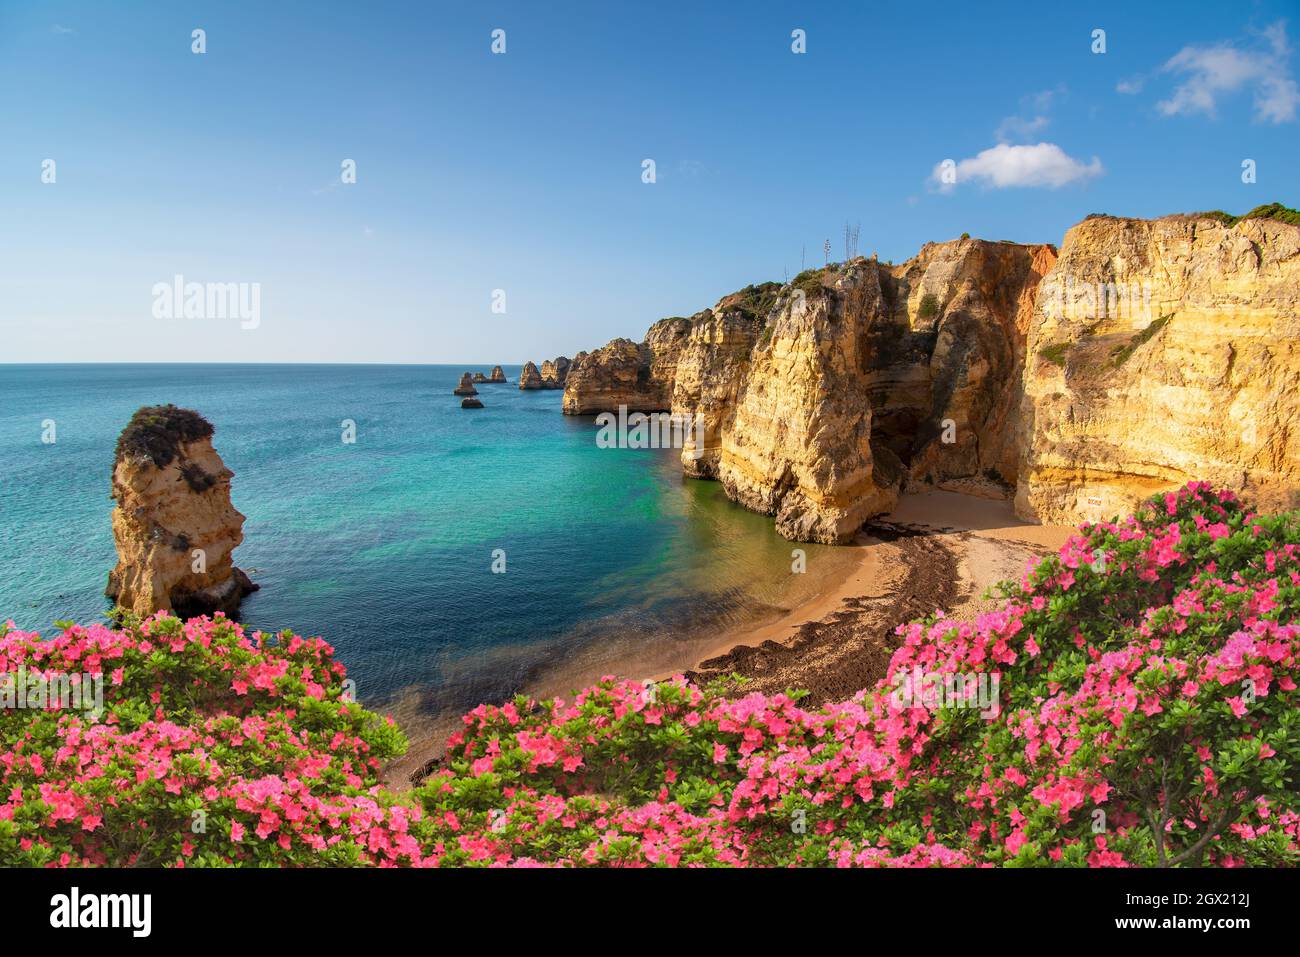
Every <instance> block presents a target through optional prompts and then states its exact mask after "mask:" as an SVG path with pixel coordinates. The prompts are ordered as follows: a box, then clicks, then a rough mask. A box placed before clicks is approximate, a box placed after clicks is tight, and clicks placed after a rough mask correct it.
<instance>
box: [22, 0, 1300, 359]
mask: <svg viewBox="0 0 1300 957" xmlns="http://www.w3.org/2000/svg"><path fill="white" fill-rule="evenodd" d="M195 30H202V31H203V34H202V40H203V44H202V45H203V49H204V52H201V53H198V52H195V50H194V47H195V45H196V43H197V41H196V39H195V36H194V31H195ZM1098 30H1101V31H1104V35H1097V34H1096V33H1095V31H1098ZM494 31H504V51H503V52H494V50H493V44H494V40H493V34H494ZM795 31H802V34H801V37H802V46H803V50H804V52H795V48H796V47H798V46H800V39H799V36H797V35H796V34H795ZM497 36H498V38H500V37H501V36H502V35H501V34H497ZM1297 43H1300V3H1297V2H1296V0H1290V2H1251V0H1245V2H1240V3H1233V4H1225V3H1196V2H1191V3H1189V2H1175V3H1141V4H1137V3H1132V2H1124V3H1114V4H1100V3H1092V4H1083V3H1081V4H1068V5H1067V4H1035V5H1032V6H1031V7H1028V8H1027V7H1025V5H1024V4H1018V3H988V4H970V3H960V4H951V5H949V4H945V3H942V2H927V3H925V4H918V3H915V2H912V3H870V4H868V3H861V2H857V3H830V2H819V3H815V4H814V3H767V2H762V0H757V2H747V3H744V4H741V3H735V4H730V3H726V4H724V3H700V2H698V0H696V2H688V3H672V2H655V3H651V4H633V3H612V2H611V3H591V4H585V3H576V2H563V0H557V2H555V3H546V4H540V3H532V2H529V3H515V4H493V3H485V2H477V3H469V2H462V3H441V4H439V3H430V2H421V3H414V2H413V3H403V2H396V0H392V2H384V0H375V2H367V3H356V2H347V3H335V2H328V0H320V2H310V3H308V2H284V3H275V4H270V3H264V2H238V0H223V2H220V3H216V2H213V3H202V2H177V0H166V2H161V0H160V2H145V0H140V2H132V3H104V2H102V0H86V2H56V0H51V2H24V0H0V211H2V212H3V217H4V220H3V222H4V228H3V229H0V363H3V362H120V361H136V362H168V361H216V362H430V363H438V362H449V363H465V364H489V363H503V364H509V363H517V362H522V361H524V360H527V359H532V360H535V361H538V362H540V361H541V360H542V359H544V358H549V357H553V356H556V355H560V354H564V355H569V356H572V355H573V354H574V353H576V352H577V351H578V350H580V349H591V348H593V347H596V346H599V345H601V344H603V343H604V342H606V341H608V340H609V339H611V338H614V337H615V336H629V337H631V338H640V337H641V336H642V335H643V334H644V331H645V329H646V327H647V326H649V324H650V323H651V322H653V321H655V320H656V319H659V318H661V317H664V316H671V315H690V314H692V313H694V312H697V311H699V310H701V309H703V308H706V307H708V306H710V305H712V304H713V303H714V302H715V301H716V300H717V299H718V298H720V297H721V296H722V295H725V294H726V293H728V292H731V291H733V290H735V289H738V288H740V287H743V286H745V285H747V284H749V283H753V282H762V281H766V280H772V279H775V280H782V279H784V278H786V277H793V276H794V275H795V274H796V273H798V272H799V271H800V269H801V268H803V267H804V266H809V267H811V266H814V265H818V266H819V265H821V264H822V263H823V261H824V257H825V254H824V247H823V244H824V242H825V241H826V240H827V239H829V240H830V242H831V253H830V258H831V260H832V261H835V260H841V259H843V258H845V256H844V254H845V243H844V227H845V224H846V223H848V224H851V225H853V226H857V227H858V229H859V240H858V247H857V251H858V252H859V253H861V254H864V255H871V254H872V253H873V252H874V253H877V254H878V255H879V256H880V257H881V258H882V259H891V260H894V261H900V262H901V261H902V260H904V259H907V258H908V257H910V256H912V255H915V253H916V252H917V250H918V249H919V247H920V246H921V244H923V243H925V242H927V241H932V240H934V241H938V240H945V239H954V238H956V237H958V236H959V235H960V234H961V233H963V232H969V233H970V234H971V235H973V236H976V237H982V238H986V239H995V240H997V239H1011V240H1016V241H1022V242H1053V243H1058V244H1059V243H1060V242H1061V240H1062V237H1063V235H1064V233H1065V231H1066V230H1067V229H1068V228H1069V227H1070V226H1071V225H1072V224H1074V223H1076V222H1078V221H1079V220H1081V219H1083V218H1084V217H1085V216H1087V215H1088V214H1089V213H1095V212H1105V213H1111V214H1116V215H1127V216H1160V215H1164V214H1167V213H1174V212H1188V211H1193V210H1205V209H1216V208H1221V209H1225V210H1228V211H1230V212H1234V213H1242V212H1245V211H1246V210H1248V209H1250V208H1252V207H1254V206H1257V205H1260V204H1262V203H1268V202H1273V201H1280V202H1283V203H1285V204H1287V205H1289V206H1300V148H1298V147H1300V90H1298V88H1297V78H1298V77H1300V56H1298V55H1297V54H1296V52H1295V46H1296V44H1297ZM1101 44H1104V49H1101V50H1099V49H1098V47H1099V46H1100V45H1101ZM496 45H497V47H498V49H500V47H501V40H500V39H498V40H497V44H496ZM51 160H52V161H53V163H52V164H51V163H49V162H48V161H51ZM349 160H350V161H352V163H354V164H355V182H351V181H348V180H351V179H352V178H353V177H351V176H350V175H348V174H347V173H346V172H345V163H346V161H349ZM647 160H652V161H653V164H654V166H653V171H654V177H653V179H654V181H653V182H647V181H646V180H647V179H648V178H649V177H648V170H647V167H646V161H647ZM1246 160H1253V161H1254V169H1255V182H1253V183H1247V182H1243V170H1242V164H1243V162H1244V161H1246ZM945 161H947V162H946V163H945ZM49 180H52V181H49ZM178 276H179V277H182V278H181V286H182V288H181V296H180V298H179V300H178V299H177V298H176V297H175V296H174V295H173V294H172V292H171V290H172V289H173V286H174V284H175V282H176V280H175V277H178ZM186 284H192V285H190V286H189V287H188V288H186ZM225 284H243V285H242V286H239V287H237V288H238V292H239V293H242V295H243V296H244V298H243V299H242V300H230V301H228V302H227V303H225V304H224V305H223V303H222V301H221V297H219V296H218V297H216V298H212V297H209V296H208V295H207V293H208V292H209V291H210V287H218V286H219V287H220V288H222V289H225V288H226V287H225ZM231 288H235V287H231ZM194 289H197V290H198V292H199V293H200V295H199V296H198V297H196V298H195V299H194V300H193V302H191V304H190V305H191V307H192V308H191V309H190V310H187V309H186V303H185V300H186V299H187V298H189V297H190V293H191V291H192V290H194ZM254 293H255V294H256V299H254V298H253V296H254ZM241 303H242V305H243V307H244V308H243V310H242V311H241V310H240V309H238V308H236V306H237V305H239V304H241ZM254 306H255V308H254ZM187 313H188V314H187Z"/></svg>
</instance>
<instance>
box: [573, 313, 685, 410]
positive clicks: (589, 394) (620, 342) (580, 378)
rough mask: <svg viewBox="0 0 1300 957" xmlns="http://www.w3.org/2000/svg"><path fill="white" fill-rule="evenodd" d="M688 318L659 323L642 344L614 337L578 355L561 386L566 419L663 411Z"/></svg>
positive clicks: (667, 401) (667, 405)
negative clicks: (624, 408)
mask: <svg viewBox="0 0 1300 957" xmlns="http://www.w3.org/2000/svg"><path fill="white" fill-rule="evenodd" d="M690 330H691V321H690V320H689V319H682V318H673V319H661V320H659V321H658V322H656V323H655V324H654V325H653V326H651V327H650V329H649V331H648V332H647V333H646V337H645V341H644V342H640V343H637V342H633V341H632V340H631V339H615V340H613V341H612V342H610V343H609V344H608V345H605V346H603V347H602V348H600V349H596V350H594V351H592V352H590V353H579V354H578V358H577V359H575V360H574V361H573V364H572V365H571V366H570V367H569V372H568V376H567V377H566V379H565V385H564V400H563V407H564V414H565V415H594V414H595V413H598V412H617V411H618V408H619V406H621V405H622V406H627V409H628V411H629V412H667V411H668V409H669V406H670V405H671V404H672V398H673V382H674V378H675V375H676V371H677V357H678V355H679V354H680V352H681V350H682V347H683V346H684V345H685V343H686V340H687V337H688V336H689V335H690Z"/></svg>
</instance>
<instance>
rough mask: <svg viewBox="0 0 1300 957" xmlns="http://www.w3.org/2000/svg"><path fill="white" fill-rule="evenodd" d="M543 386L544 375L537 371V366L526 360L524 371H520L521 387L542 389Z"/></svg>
mask: <svg viewBox="0 0 1300 957" xmlns="http://www.w3.org/2000/svg"><path fill="white" fill-rule="evenodd" d="M542 387H543V386H542V376H541V373H540V372H538V371H537V366H536V365H534V364H533V363H532V362H525V363H524V368H523V371H522V372H520V373H519V388H521V389H540V388H542Z"/></svg>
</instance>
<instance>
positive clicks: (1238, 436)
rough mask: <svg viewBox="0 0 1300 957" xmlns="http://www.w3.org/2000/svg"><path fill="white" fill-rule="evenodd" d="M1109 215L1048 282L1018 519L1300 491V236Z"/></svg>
mask: <svg viewBox="0 0 1300 957" xmlns="http://www.w3.org/2000/svg"><path fill="white" fill-rule="evenodd" d="M1223 220H1224V217H1222V214H1217V215H1192V216H1170V217H1166V218H1164V219H1158V220H1136V219H1117V218H1113V217H1094V218H1089V219H1087V220H1085V221H1084V222H1082V223H1080V224H1079V225H1077V226H1075V227H1074V228H1073V229H1071V230H1070V231H1069V232H1068V233H1067V234H1066V237H1065V241H1064V243H1063V244H1062V247H1061V256H1060V259H1058V260H1057V262H1056V265H1055V267H1054V268H1053V269H1052V270H1051V272H1049V273H1048V275H1047V276H1046V278H1045V279H1044V280H1043V283H1042V287H1041V289H1040V290H1039V294H1038V299H1037V304H1036V306H1035V309H1034V313H1033V318H1032V322H1031V327H1030V330H1029V342H1028V350H1029V356H1030V358H1029V361H1028V366H1027V368H1026V371H1025V376H1024V412H1023V415H1024V421H1025V424H1024V432H1023V435H1022V437H1021V448H1022V452H1023V456H1024V461H1023V466H1022V469H1021V473H1020V483H1019V486H1018V488H1017V491H1016V510H1017V512H1019V514H1021V515H1022V516H1023V517H1025V518H1029V519H1037V520H1039V521H1044V522H1064V521H1074V520H1076V519H1079V518H1093V519H1096V518H1103V517H1109V516H1110V515H1113V514H1117V513H1122V512H1124V511H1126V510H1128V509H1129V508H1130V507H1131V506H1132V505H1133V503H1134V502H1136V501H1137V500H1138V499H1140V498H1141V497H1143V496H1145V495H1148V494H1150V493H1151V492H1154V491H1159V490H1162V489H1168V488H1170V487H1173V486H1176V485H1180V484H1182V483H1183V482H1185V481H1188V480H1192V479H1201V480H1206V481H1210V482H1214V483H1215V484H1218V485H1224V486H1228V487H1231V488H1235V489H1240V490H1242V491H1245V492H1247V493H1248V494H1250V495H1251V496H1253V497H1254V498H1255V499H1257V500H1258V501H1259V502H1260V504H1262V505H1264V506H1266V507H1267V506H1271V505H1284V504H1287V502H1288V500H1289V499H1290V497H1291V496H1292V494H1293V493H1294V490H1295V489H1296V488H1297V486H1298V485H1300V426H1298V425H1297V423H1298V422H1300V342H1298V337H1300V227H1298V226H1295V225H1291V224H1288V223H1285V222H1278V221H1276V220H1273V219H1268V218H1246V219H1242V220H1240V221H1238V222H1236V223H1235V224H1229V223H1228V222H1225V221H1223Z"/></svg>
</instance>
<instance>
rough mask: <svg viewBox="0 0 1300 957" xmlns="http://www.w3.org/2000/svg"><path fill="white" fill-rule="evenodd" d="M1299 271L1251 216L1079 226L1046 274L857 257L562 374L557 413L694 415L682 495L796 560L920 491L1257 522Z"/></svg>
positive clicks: (976, 243)
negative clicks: (711, 498)
mask: <svg viewBox="0 0 1300 957" xmlns="http://www.w3.org/2000/svg"><path fill="white" fill-rule="evenodd" d="M1224 218H1225V219H1226V217H1224ZM1298 250H1300V227H1297V226H1293V225H1287V224H1286V223H1283V222H1278V221H1276V220H1273V219H1267V218H1257V219H1243V220H1241V221H1240V222H1238V223H1237V224H1236V225H1227V224H1226V223H1225V222H1224V221H1222V220H1221V219H1216V218H1214V217H1169V218H1166V219H1162V220H1155V221H1142V220H1120V219H1114V218H1110V217H1099V218H1095V219H1089V220H1087V221H1085V222H1084V223H1082V224H1080V225H1079V226H1076V227H1075V228H1074V229H1072V230H1071V231H1070V232H1069V234H1067V237H1066V241H1065V245H1064V246H1063V247H1062V249H1061V251H1060V253H1059V254H1058V251H1057V249H1056V247H1055V246H1052V245H1047V244H1030V245H1024V244H1019V243H1011V242H987V241H983V240H973V239H968V238H963V239H960V240H954V241H951V242H944V243H928V244H926V246H924V247H923V248H922V249H921V251H920V253H919V254H918V255H917V256H915V257H914V258H912V259H910V260H908V261H907V262H905V263H902V264H900V265H897V266H894V265H888V264H882V263H879V262H877V261H876V260H875V259H874V258H873V259H870V260H868V259H864V258H861V257H859V258H856V259H853V260H851V261H849V262H847V263H843V264H838V265H831V266H827V267H826V268H824V269H817V270H809V271H807V272H805V273H801V274H800V275H799V276H797V277H795V279H794V280H793V281H792V282H790V283H787V284H784V285H781V284H777V283H765V284H762V285H759V286H750V287H747V288H746V289H743V290H741V291H739V292H737V293H733V294H732V295H730V296H727V297H724V298H723V299H722V300H721V301H719V302H718V303H717V304H716V305H715V306H714V307H713V308H711V309H706V310H704V311H702V312H700V313H697V314H696V315H694V316H691V317H690V318H689V319H682V318H675V319H667V320H662V321H661V322H659V323H656V324H655V325H654V326H652V327H651V329H650V332H649V333H648V334H647V337H646V340H645V341H644V342H641V343H635V342H632V341H631V340H628V339H617V340H614V341H613V342H611V343H610V344H609V345H607V346H605V347H604V348H602V349H598V350H596V351H594V352H592V353H579V356H578V358H577V359H575V360H574V364H573V366H572V367H571V368H570V371H569V374H568V379H567V382H566V385H565V394H564V411H565V412H566V413H567V414H585V413H595V412H603V411H617V409H618V407H619V406H620V405H626V406H627V407H628V410H629V411H643V412H651V411H659V410H665V409H670V410H671V411H672V413H673V414H674V415H676V416H682V417H693V418H694V428H693V429H692V430H690V431H689V432H688V433H687V440H686V442H685V445H684V448H683V450H682V467H683V470H684V472H685V474H687V475H688V476H691V477H694V478H706V479H715V480H717V481H720V482H721V483H722V485H723V486H724V488H725V489H726V492H727V495H728V496H729V497H730V498H732V499H733V500H734V501H736V502H739V503H740V504H742V505H744V506H745V507H747V508H751V509H754V510H756V511H759V512H763V513H765V514H769V515H772V516H774V517H775V518H776V527H777V529H778V531H780V532H781V534H783V535H785V536H786V537H788V538H793V539H799V540H810V541H819V542H842V541H845V540H847V539H849V538H850V537H852V535H853V534H854V533H856V531H857V529H858V528H859V527H861V525H862V523H863V522H864V521H865V520H867V519H869V518H871V517H872V516H874V515H877V514H880V513H881V512H884V511H887V510H889V509H890V508H891V507H892V505H893V503H894V501H895V499H896V496H897V494H898V492H899V491H900V490H904V489H918V488H924V487H939V488H944V489H949V490H953V491H960V492H965V493H969V494H976V495H983V496H989V497H999V498H1011V497H1013V496H1014V498H1015V503H1016V508H1017V511H1018V512H1019V513H1020V514H1021V515H1022V516H1023V517H1025V518H1028V519H1031V520H1033V519H1036V520H1040V521H1050V522H1074V521H1076V520H1078V519H1080V518H1087V517H1093V518H1098V517H1106V516H1109V515H1111V514H1115V513H1118V512H1123V511H1125V510H1126V509H1128V508H1130V507H1131V506H1132V504H1134V502H1135V501H1136V500H1137V499H1139V498H1140V497H1142V496H1145V495H1147V494H1150V493H1151V492H1152V491H1156V490H1160V489H1167V488H1171V487H1174V486H1177V485H1180V484H1182V483H1183V482H1186V481H1188V480H1191V479H1204V480H1208V481H1212V482H1215V483H1218V484H1225V485H1229V486H1233V487H1237V488H1240V489H1242V490H1243V491H1248V492H1251V493H1253V494H1254V495H1255V497H1256V499H1259V500H1261V503H1262V504H1264V505H1266V506H1267V505H1268V504H1269V501H1270V499H1271V500H1277V501H1279V502H1282V500H1284V499H1289V498H1290V496H1291V494H1292V490H1293V489H1294V488H1295V487H1296V486H1297V484H1300V454H1298V453H1300V428H1297V427H1296V426H1294V425H1293V424H1292V423H1294V422H1296V421H1297V412H1300V409H1298V408H1297V405H1298V404H1300V402H1298V400H1297V396H1300V388H1298V387H1300V355H1298V354H1300V347H1297V345H1296V337H1297V333H1300V327H1298V325H1297V323H1298V321H1297V319H1296V316H1297V300H1298V299H1300V266H1298V265H1297V263H1300V251H1298Z"/></svg>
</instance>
